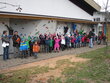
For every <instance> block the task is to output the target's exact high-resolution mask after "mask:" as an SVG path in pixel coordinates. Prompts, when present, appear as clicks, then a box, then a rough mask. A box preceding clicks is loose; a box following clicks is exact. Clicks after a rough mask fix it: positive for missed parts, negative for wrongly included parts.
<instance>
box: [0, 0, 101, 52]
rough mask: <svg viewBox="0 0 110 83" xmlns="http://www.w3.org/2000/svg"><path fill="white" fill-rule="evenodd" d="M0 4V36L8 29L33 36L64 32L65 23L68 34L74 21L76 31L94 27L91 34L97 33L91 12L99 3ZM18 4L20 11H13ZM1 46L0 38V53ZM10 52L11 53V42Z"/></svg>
mask: <svg viewBox="0 0 110 83" xmlns="http://www.w3.org/2000/svg"><path fill="white" fill-rule="evenodd" d="M0 2H4V0H0ZM6 3H11V5H9V4H6ZM12 4H14V5H13V6H14V7H13V6H12ZM19 5H20V6H19ZM17 6H18V7H17ZM1 7H5V8H3V9H2V8H1V9H0V35H2V32H3V31H4V30H7V31H9V34H10V35H12V32H13V31H16V30H17V31H18V32H19V35H21V34H23V35H25V36H28V35H30V36H36V34H39V33H42V34H44V33H47V34H49V33H58V34H64V27H65V26H68V28H69V29H68V32H67V33H68V34H70V33H72V27H73V25H74V24H75V25H76V28H77V30H84V31H85V32H87V33H88V32H89V31H90V28H94V29H95V33H96V34H97V33H98V32H97V31H98V30H97V23H95V22H94V21H93V12H96V11H99V10H100V6H99V5H98V4H96V3H95V2H94V1H93V0H90V2H89V1H88V0H29V1H24V0H19V1H18V0H6V2H5V4H3V3H2V6H1ZM19 7H20V8H22V10H21V12H18V11H17V9H18V8H19ZM16 8H17V9H16ZM10 41H12V40H10ZM1 45H2V41H1V40H0V54H2V50H3V49H2V46H1ZM10 52H13V46H12V42H11V44H10Z"/></svg>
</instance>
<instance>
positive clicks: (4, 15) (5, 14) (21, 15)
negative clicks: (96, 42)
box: [0, 11, 97, 24]
mask: <svg viewBox="0 0 110 83" xmlns="http://www.w3.org/2000/svg"><path fill="white" fill-rule="evenodd" d="M0 18H9V19H11V18H16V19H36V20H38V19H42V20H43V19H46V20H57V21H64V22H74V23H88V24H97V22H93V21H92V20H87V19H77V18H66V17H56V16H47V15H37V14H26V13H13V12H3V11H0Z"/></svg>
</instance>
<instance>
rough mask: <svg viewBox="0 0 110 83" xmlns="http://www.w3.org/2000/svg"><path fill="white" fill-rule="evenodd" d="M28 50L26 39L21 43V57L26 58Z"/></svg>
mask: <svg viewBox="0 0 110 83" xmlns="http://www.w3.org/2000/svg"><path fill="white" fill-rule="evenodd" d="M27 50H28V46H27V44H26V42H25V41H24V40H22V41H21V43H20V51H21V55H22V56H21V58H26V51H27Z"/></svg>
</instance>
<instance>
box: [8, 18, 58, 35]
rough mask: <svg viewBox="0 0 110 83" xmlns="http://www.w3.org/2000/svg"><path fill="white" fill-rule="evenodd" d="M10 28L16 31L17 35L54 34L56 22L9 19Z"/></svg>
mask: <svg viewBox="0 0 110 83" xmlns="http://www.w3.org/2000/svg"><path fill="white" fill-rule="evenodd" d="M10 26H11V27H12V28H13V29H14V30H17V31H18V32H19V35H25V36H28V35H30V36H38V34H40V33H42V34H45V33H47V34H48V33H54V32H55V30H56V21H54V20H21V19H11V20H10Z"/></svg>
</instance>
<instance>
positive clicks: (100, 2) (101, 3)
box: [94, 0, 110, 11]
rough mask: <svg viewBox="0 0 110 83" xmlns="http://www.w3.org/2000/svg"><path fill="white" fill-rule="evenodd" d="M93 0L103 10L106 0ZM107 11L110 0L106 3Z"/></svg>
mask: <svg viewBox="0 0 110 83" xmlns="http://www.w3.org/2000/svg"><path fill="white" fill-rule="evenodd" d="M94 1H95V2H96V3H98V4H99V5H100V6H101V11H104V9H105V6H106V2H107V0H94ZM108 11H110V0H109V3H108Z"/></svg>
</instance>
